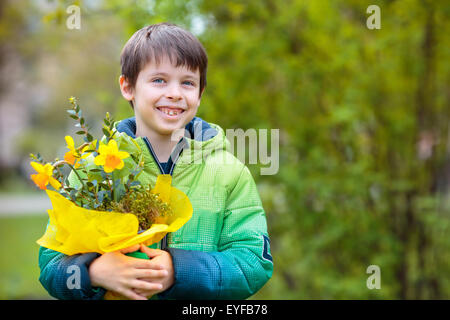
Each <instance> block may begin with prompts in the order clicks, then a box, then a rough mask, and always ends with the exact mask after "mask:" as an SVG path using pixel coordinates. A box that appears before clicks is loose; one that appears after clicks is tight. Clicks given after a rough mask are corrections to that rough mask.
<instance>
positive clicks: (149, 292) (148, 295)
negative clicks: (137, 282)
mask: <svg viewBox="0 0 450 320" xmlns="http://www.w3.org/2000/svg"><path fill="white" fill-rule="evenodd" d="M134 292H136V293H137V294H138V295H141V296H143V297H147V299H150V298H151V297H152V296H153V295H155V294H157V293H158V292H159V291H144V290H138V289H135V290H134Z"/></svg>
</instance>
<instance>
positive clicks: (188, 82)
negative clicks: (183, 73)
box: [183, 81, 195, 86]
mask: <svg viewBox="0 0 450 320" xmlns="http://www.w3.org/2000/svg"><path fill="white" fill-rule="evenodd" d="M183 84H187V85H188V86H195V84H194V83H193V82H192V81H183Z"/></svg>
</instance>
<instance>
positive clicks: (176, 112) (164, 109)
mask: <svg viewBox="0 0 450 320" xmlns="http://www.w3.org/2000/svg"><path fill="white" fill-rule="evenodd" d="M156 109H158V110H159V111H160V112H162V113H164V114H166V115H168V116H173V117H174V116H177V115H179V114H181V113H183V112H184V109H181V108H169V107H157V108H156Z"/></svg>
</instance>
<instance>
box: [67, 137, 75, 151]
mask: <svg viewBox="0 0 450 320" xmlns="http://www.w3.org/2000/svg"><path fill="white" fill-rule="evenodd" d="M64 139H65V140H66V143H67V148H69V150H71V151H75V142H74V141H73V138H72V137H71V136H65V137H64Z"/></svg>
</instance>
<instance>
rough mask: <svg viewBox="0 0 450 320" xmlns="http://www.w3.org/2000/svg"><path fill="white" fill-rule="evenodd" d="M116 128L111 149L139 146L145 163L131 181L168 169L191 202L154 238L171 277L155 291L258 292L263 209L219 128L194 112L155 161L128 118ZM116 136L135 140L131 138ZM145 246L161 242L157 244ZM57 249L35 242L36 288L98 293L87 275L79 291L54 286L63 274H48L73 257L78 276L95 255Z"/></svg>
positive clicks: (197, 295)
mask: <svg viewBox="0 0 450 320" xmlns="http://www.w3.org/2000/svg"><path fill="white" fill-rule="evenodd" d="M116 129H117V131H118V132H119V133H118V134H117V135H116V137H115V139H116V140H118V145H119V149H121V150H124V151H128V152H130V153H134V154H135V153H136V152H143V153H142V154H143V160H144V163H145V167H144V172H143V173H142V174H141V175H140V177H139V180H140V181H141V182H142V183H143V184H147V183H148V184H150V185H154V184H155V182H156V177H157V175H159V174H161V173H169V174H171V175H172V185H173V186H174V187H176V188H178V189H180V190H182V191H183V192H185V193H186V194H187V196H188V197H189V199H190V201H191V203H192V206H193V209H194V211H193V215H192V218H191V219H190V220H189V221H188V222H187V223H186V224H185V225H184V226H183V227H181V228H180V229H179V230H178V231H176V232H173V233H170V234H168V236H167V244H165V241H162V243H163V244H162V246H163V249H165V250H168V251H169V252H170V254H171V255H172V260H173V265H174V272H175V282H174V285H173V286H172V287H171V288H169V289H168V290H166V291H165V292H163V293H160V294H159V295H158V296H159V298H161V299H245V298H247V297H249V296H251V295H253V294H254V293H255V292H256V291H258V290H259V289H260V288H261V287H262V286H263V285H264V284H265V283H266V282H267V281H268V280H269V279H270V277H271V276H272V271H273V260H272V256H271V254H270V241H269V237H268V233H267V225H266V218H265V212H264V209H263V207H262V204H261V200H260V197H259V194H258V191H257V188H256V185H255V182H254V180H253V178H252V176H251V174H250V172H249V170H248V168H247V167H246V166H245V165H244V164H243V163H242V162H240V161H239V160H238V159H237V158H236V157H234V156H233V155H232V154H231V153H230V152H229V142H228V140H227V139H226V137H225V134H224V132H223V130H222V129H221V128H220V127H219V126H217V125H215V124H208V123H206V122H205V121H203V120H201V119H200V118H194V119H193V120H192V122H191V123H190V124H189V125H188V126H186V135H185V137H184V138H183V139H182V140H180V143H179V144H178V145H177V146H176V147H175V150H174V152H173V153H172V156H171V158H170V159H169V162H168V163H165V164H161V163H159V162H158V161H157V158H156V156H155V155H154V152H153V149H152V146H151V144H150V143H149V141H148V139H147V138H145V137H144V138H142V137H137V138H136V137H135V136H134V134H135V130H136V128H135V121H134V118H130V119H126V120H123V121H121V122H120V123H118V124H117V125H116ZM121 139H124V141H125V140H129V139H135V142H137V144H130V143H121ZM130 159H131V158H130ZM129 161H131V160H129ZM126 165H127V164H126ZM130 165H132V164H130ZM163 240H165V239H163ZM153 247H158V248H161V243H159V244H158V245H157V246H153ZM89 255H90V256H89ZM48 256H49V257H48ZM63 256H64V255H63V254H62V253H55V252H54V251H52V250H50V249H45V248H41V250H40V267H41V277H40V280H41V283H42V284H43V285H44V287H46V288H47V290H49V292H50V293H51V294H52V293H53V294H54V296H56V297H57V298H69V299H73V298H80V299H89V298H94V299H97V298H101V297H102V294H103V293H104V291H102V290H94V289H93V288H91V287H90V281H89V279H87V280H86V281H82V285H81V288H80V291H79V292H77V293H74V292H71V293H70V294H67V293H66V292H65V291H64V290H63V289H62V288H60V287H61V283H62V282H64V279H65V277H62V279H59V276H58V275H57V274H56V273H57V272H59V273H63V272H64V268H65V266H67V265H68V264H70V263H71V264H74V263H75V264H77V263H78V262H77V261H73V259H81V260H82V261H81V262H80V269H81V270H82V275H83V272H87V269H88V267H89V263H90V262H91V261H92V260H93V259H95V258H96V257H97V256H98V254H84V255H76V257H73V256H71V257H72V258H73V259H72V260H71V257H67V256H65V257H63ZM55 259H56V261H59V262H57V263H56V267H55V264H54V263H52V260H55ZM66 259H67V260H68V261H65V260H66ZM68 276H70V274H68ZM85 276H86V275H85ZM87 277H88V276H87ZM55 279H56V280H55ZM57 282H59V283H57ZM54 287H57V289H58V290H55V288H54ZM72 291H74V290H73V289H72ZM75 291H76V290H75ZM61 292H63V293H61ZM74 294H75V295H74Z"/></svg>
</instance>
